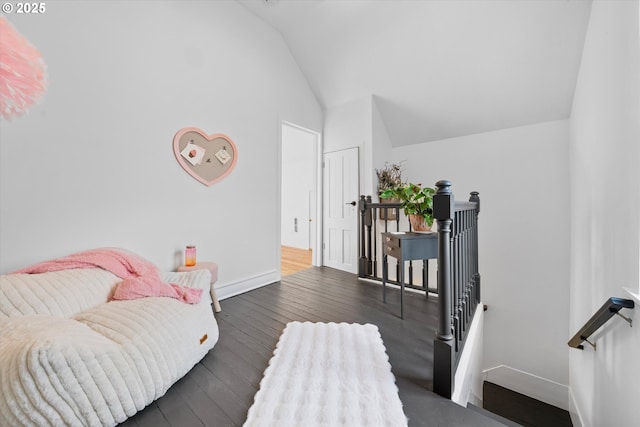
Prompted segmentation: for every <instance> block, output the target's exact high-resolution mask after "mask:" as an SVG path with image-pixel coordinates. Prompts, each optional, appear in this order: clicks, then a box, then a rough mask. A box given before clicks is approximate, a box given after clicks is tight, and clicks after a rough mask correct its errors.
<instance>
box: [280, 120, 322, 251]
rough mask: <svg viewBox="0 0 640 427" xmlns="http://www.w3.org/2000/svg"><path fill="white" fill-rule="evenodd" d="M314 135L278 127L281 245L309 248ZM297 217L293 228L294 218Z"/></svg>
mask: <svg viewBox="0 0 640 427" xmlns="http://www.w3.org/2000/svg"><path fill="white" fill-rule="evenodd" d="M316 139H317V138H316V135H314V134H312V133H309V132H306V131H304V130H301V129H298V128H295V127H293V126H289V125H283V126H282V178H281V185H282V187H281V188H282V195H281V205H282V215H281V219H282V231H281V234H282V241H281V243H282V244H283V245H285V246H291V247H294V248H300V249H311V248H312V246H311V231H312V230H311V227H310V226H311V224H310V222H309V220H310V219H313V225H315V221H317V218H316V217H315V216H316V215H315V205H316V204H315V200H316ZM296 220H297V227H296V223H295V221H296Z"/></svg>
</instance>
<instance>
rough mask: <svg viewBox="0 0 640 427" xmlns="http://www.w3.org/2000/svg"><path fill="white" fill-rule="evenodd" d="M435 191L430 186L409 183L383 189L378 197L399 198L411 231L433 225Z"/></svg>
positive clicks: (427, 228)
mask: <svg viewBox="0 0 640 427" xmlns="http://www.w3.org/2000/svg"><path fill="white" fill-rule="evenodd" d="M435 192H436V191H435V190H434V189H433V188H431V187H422V185H420V184H411V183H409V184H405V185H402V186H400V187H396V188H390V189H387V190H385V191H383V192H382V193H381V194H380V198H382V199H389V198H392V197H396V198H398V199H400V203H402V209H403V211H404V213H405V215H407V216H408V217H409V221H410V222H411V228H412V229H413V231H429V230H431V226H432V225H433V195H434V194H435Z"/></svg>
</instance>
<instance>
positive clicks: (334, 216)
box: [323, 147, 360, 273]
mask: <svg viewBox="0 0 640 427" xmlns="http://www.w3.org/2000/svg"><path fill="white" fill-rule="evenodd" d="M359 176H360V171H359V161H358V148H357V147H356V148H349V149H346V150H340V151H334V152H331V153H325V155H324V186H323V187H324V233H323V234H324V250H323V253H324V265H326V266H327V267H332V268H337V269H339V270H343V271H348V272H350V273H357V272H358V197H359V196H358V194H359V191H360V185H359V182H358V179H359Z"/></svg>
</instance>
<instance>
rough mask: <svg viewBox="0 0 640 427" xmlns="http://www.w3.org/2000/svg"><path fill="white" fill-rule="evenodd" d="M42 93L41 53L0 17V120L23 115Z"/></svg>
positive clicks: (43, 83) (44, 77) (43, 90)
mask: <svg viewBox="0 0 640 427" xmlns="http://www.w3.org/2000/svg"><path fill="white" fill-rule="evenodd" d="M45 90H46V76H45V65H44V61H43V60H42V56H41V55H40V52H39V51H38V49H36V48H35V47H33V46H32V45H31V44H30V43H29V41H28V40H27V39H25V38H24V37H23V36H22V35H21V34H20V33H18V32H17V31H16V30H15V28H13V26H12V25H11V24H10V23H9V21H7V19H6V18H4V17H0V116H2V117H4V118H6V119H11V118H12V117H15V116H19V115H21V114H24V113H25V112H26V111H27V109H28V108H29V107H30V106H32V105H33V104H35V103H36V101H38V99H39V98H40V96H42V94H43V93H44V92H45Z"/></svg>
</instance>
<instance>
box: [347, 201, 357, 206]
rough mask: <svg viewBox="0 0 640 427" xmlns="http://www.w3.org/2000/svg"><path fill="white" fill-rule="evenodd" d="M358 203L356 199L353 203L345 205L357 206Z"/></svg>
mask: <svg viewBox="0 0 640 427" xmlns="http://www.w3.org/2000/svg"><path fill="white" fill-rule="evenodd" d="M356 204H357V203H356V202H355V201H353V202H351V203H345V205H351V206H355V205H356Z"/></svg>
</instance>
